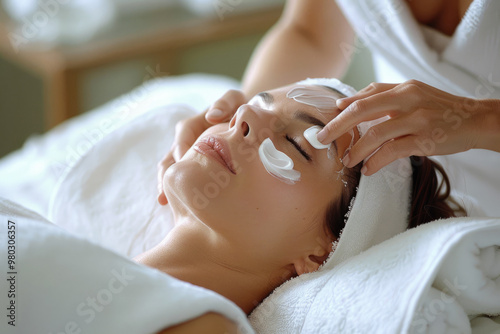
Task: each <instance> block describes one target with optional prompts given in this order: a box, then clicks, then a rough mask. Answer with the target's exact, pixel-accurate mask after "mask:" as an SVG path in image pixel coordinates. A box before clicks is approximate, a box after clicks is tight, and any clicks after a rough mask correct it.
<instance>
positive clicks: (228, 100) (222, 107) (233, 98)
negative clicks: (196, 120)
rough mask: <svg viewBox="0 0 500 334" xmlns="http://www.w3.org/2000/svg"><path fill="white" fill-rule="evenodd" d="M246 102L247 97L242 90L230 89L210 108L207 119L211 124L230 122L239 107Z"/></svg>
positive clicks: (206, 115)
mask: <svg viewBox="0 0 500 334" xmlns="http://www.w3.org/2000/svg"><path fill="white" fill-rule="evenodd" d="M246 102H247V99H246V97H245V95H244V94H243V92H242V91H240V90H235V89H231V90H228V91H227V92H226V93H225V94H224V95H222V97H221V98H219V99H218V100H217V101H215V102H214V104H213V105H212V106H211V107H210V108H208V111H207V112H206V114H205V119H206V120H207V122H209V123H210V124H218V123H223V122H228V121H229V120H230V119H231V118H232V117H233V115H234V113H235V112H236V110H237V109H238V107H239V106H240V105H242V104H245V103H246Z"/></svg>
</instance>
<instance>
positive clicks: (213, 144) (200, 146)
mask: <svg viewBox="0 0 500 334" xmlns="http://www.w3.org/2000/svg"><path fill="white" fill-rule="evenodd" d="M193 148H194V150H195V151H196V152H198V153H200V154H203V155H205V156H207V157H209V158H213V159H214V160H216V161H218V162H219V163H220V164H221V165H222V166H224V167H225V168H226V169H228V170H229V171H230V172H231V173H232V174H235V175H236V170H235V168H234V165H233V162H232V159H231V151H230V149H229V145H228V144H227V142H226V141H225V140H223V139H222V138H218V137H213V136H210V137H205V138H202V139H200V140H199V141H197V142H196V143H195V144H194V146H193Z"/></svg>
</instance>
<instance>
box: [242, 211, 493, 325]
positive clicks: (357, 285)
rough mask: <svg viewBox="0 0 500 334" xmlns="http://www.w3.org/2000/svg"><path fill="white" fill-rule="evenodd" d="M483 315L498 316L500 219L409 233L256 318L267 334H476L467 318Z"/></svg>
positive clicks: (279, 296)
mask: <svg viewBox="0 0 500 334" xmlns="http://www.w3.org/2000/svg"><path fill="white" fill-rule="evenodd" d="M477 313H488V314H491V315H498V314H500V219H488V218H477V219H473V218H450V219H445V220H441V221H437V222H433V223H431V224H425V225H421V226H419V227H417V228H415V229H411V230H408V231H406V232H404V233H402V234H400V235H398V236H396V237H394V238H392V239H390V240H388V241H386V242H384V243H382V244H379V245H377V246H375V247H372V248H370V249H369V250H368V251H366V252H364V253H362V254H360V255H358V256H355V257H353V258H351V259H349V260H347V261H345V262H343V263H342V264H340V265H339V266H337V267H335V268H333V269H332V270H325V269H324V268H323V269H322V270H319V271H318V272H315V273H311V274H306V275H302V276H299V277H297V278H295V279H292V280H291V281H289V282H287V283H285V284H284V285H282V286H281V287H279V288H278V289H277V290H276V291H275V292H274V293H273V294H272V295H271V296H270V297H268V298H267V299H266V300H265V301H264V302H263V303H262V304H261V305H260V306H259V307H258V308H257V309H256V310H255V311H254V312H253V313H252V315H251V317H250V319H251V322H252V325H253V326H254V328H255V329H256V331H257V332H258V333H261V334H264V333H273V334H277V333H287V334H290V333H384V334H391V333H408V332H409V333H471V323H470V322H469V319H468V316H471V317H473V316H475V315H477ZM480 319H481V321H479V320H476V322H477V323H481V322H484V321H488V325H492V324H494V323H495V322H494V321H489V320H486V319H485V318H480ZM473 325H476V324H475V323H473ZM490 328H491V327H490ZM473 329H474V328H473ZM496 329H497V330H498V329H500V327H497V328H496ZM478 332H479V331H478Z"/></svg>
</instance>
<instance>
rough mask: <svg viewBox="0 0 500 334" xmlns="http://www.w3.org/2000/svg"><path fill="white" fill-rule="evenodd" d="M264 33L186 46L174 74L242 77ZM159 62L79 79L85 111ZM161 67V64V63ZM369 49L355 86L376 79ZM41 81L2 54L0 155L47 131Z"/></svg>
mask: <svg viewBox="0 0 500 334" xmlns="http://www.w3.org/2000/svg"><path fill="white" fill-rule="evenodd" d="M261 37H262V35H260V34H259V35H248V36H245V37H240V38H235V39H230V40H223V41H218V42H213V43H207V44H202V45H199V46H196V47H191V48H189V49H187V50H186V51H185V52H184V53H183V55H182V57H180V59H179V60H178V68H177V71H176V73H170V74H184V73H192V72H204V73H213V74H221V75H226V76H230V77H233V78H236V79H241V77H242V75H243V72H244V70H245V67H246V64H247V62H248V60H249V58H250V56H251V53H252V51H253V49H254V48H255V46H256V45H257V43H258V41H259V40H260V39H261ZM156 66H157V64H153V63H151V62H148V61H146V60H134V61H127V62H122V63H117V64H113V65H110V66H106V67H103V68H99V69H96V70H93V71H90V72H88V73H87V74H86V75H85V76H83V77H82V78H81V82H80V83H79V84H80V87H81V97H82V104H83V107H82V109H83V110H90V109H92V108H95V107H97V106H99V105H101V104H103V103H105V102H107V101H109V100H111V99H113V98H115V97H117V96H119V95H121V94H124V93H126V92H128V91H130V90H131V89H133V88H134V87H136V86H137V85H140V84H141V83H142V82H143V80H144V77H145V76H146V75H147V74H148V73H147V71H146V69H147V68H151V69H155V68H156ZM160 70H161V68H160ZM373 78H374V75H373V68H372V62H371V58H370V54H369V53H368V51H367V50H366V49H365V48H363V49H361V52H360V53H358V54H356V55H355V56H354V59H353V62H352V63H351V66H350V68H349V71H348V72H347V74H346V76H345V78H344V81H345V82H347V83H349V84H351V85H352V86H354V87H355V88H357V89H360V88H362V87H364V86H366V85H367V84H368V83H370V82H371V81H373ZM43 107H44V100H43V83H42V80H41V79H40V78H38V77H36V76H34V75H33V74H31V73H29V72H27V71H26V70H24V69H21V68H19V67H17V66H15V65H13V64H12V63H10V62H8V61H6V60H5V59H2V58H1V57H0V157H2V156H4V155H5V154H7V153H8V152H11V151H13V150H15V149H17V148H19V147H21V146H22V144H23V142H24V140H25V139H26V138H27V137H28V136H30V135H31V134H34V133H42V132H43Z"/></svg>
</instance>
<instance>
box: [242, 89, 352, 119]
mask: <svg viewBox="0 0 500 334" xmlns="http://www.w3.org/2000/svg"><path fill="white" fill-rule="evenodd" d="M342 97H344V95H343V94H341V93H340V92H338V91H336V90H334V89H331V88H328V87H324V86H319V85H297V84H293V85H288V86H284V87H280V88H276V89H273V90H269V91H267V92H261V93H259V94H257V95H256V96H255V97H254V98H253V99H252V100H253V101H252V102H254V101H255V102H257V103H263V104H264V105H266V106H267V107H268V108H269V109H274V111H275V112H280V113H284V114H287V115H288V116H290V114H293V113H295V112H297V111H306V112H307V113H309V114H312V115H314V116H316V117H318V118H320V119H322V121H324V122H329V121H330V120H332V119H333V118H334V117H336V116H337V115H338V114H339V113H340V110H339V109H338V108H337V105H336V101H337V99H339V98H342Z"/></svg>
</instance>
